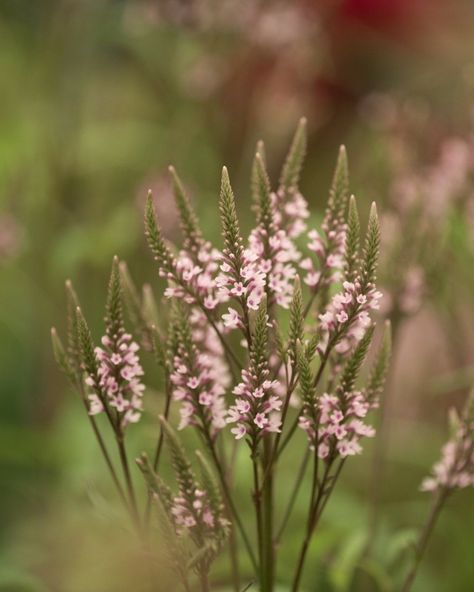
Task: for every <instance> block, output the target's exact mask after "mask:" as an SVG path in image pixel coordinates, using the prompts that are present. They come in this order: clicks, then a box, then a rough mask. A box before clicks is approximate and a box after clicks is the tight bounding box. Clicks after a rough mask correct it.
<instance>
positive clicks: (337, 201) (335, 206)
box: [328, 146, 349, 219]
mask: <svg viewBox="0 0 474 592" xmlns="http://www.w3.org/2000/svg"><path fill="white" fill-rule="evenodd" d="M348 199H349V169H348V164H347V154H346V149H345V147H344V146H341V147H340V148H339V154H338V157H337V162H336V169H335V171H334V176H333V180H332V185H331V189H330V191H329V200H328V210H329V212H330V213H331V217H332V218H333V219H343V218H344V214H345V211H346V206H347V201H348Z"/></svg>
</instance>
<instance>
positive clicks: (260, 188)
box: [252, 151, 273, 240]
mask: <svg viewBox="0 0 474 592" xmlns="http://www.w3.org/2000/svg"><path fill="white" fill-rule="evenodd" d="M270 192H271V188H270V179H269V178H268V173H267V171H266V168H265V162H264V160H263V158H262V155H261V154H260V153H259V152H258V151H257V153H256V154H255V158H254V161H253V168H252V194H253V198H254V201H255V203H256V205H257V222H258V223H259V224H262V225H263V227H264V229H265V230H266V232H267V240H268V237H269V236H270V232H271V224H272V220H273V212H272V203H271V197H270Z"/></svg>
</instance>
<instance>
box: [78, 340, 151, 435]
mask: <svg viewBox="0 0 474 592" xmlns="http://www.w3.org/2000/svg"><path fill="white" fill-rule="evenodd" d="M102 345H103V346H104V347H103V348H102V347H96V348H95V355H96V359H97V362H98V369H97V377H94V376H92V375H89V376H87V378H86V384H87V385H88V386H89V387H90V388H91V389H92V390H93V391H94V392H93V393H91V394H90V395H89V402H90V405H89V413H90V414H91V415H97V414H98V413H102V412H103V411H104V403H103V397H105V400H106V404H107V405H108V406H110V407H112V408H114V409H115V410H116V412H117V414H118V416H119V417H120V423H121V425H122V427H126V426H127V425H128V424H129V423H136V422H137V421H138V420H139V419H140V416H141V413H142V410H143V401H142V397H143V391H144V390H145V386H144V385H143V383H142V382H141V379H140V377H141V376H143V368H142V367H141V365H140V361H139V359H138V356H137V351H138V350H139V346H138V344H137V343H136V342H135V341H132V336H131V335H130V334H129V333H125V332H121V334H120V335H119V336H117V337H116V338H113V337H110V336H109V335H104V337H102ZM99 393H100V394H99Z"/></svg>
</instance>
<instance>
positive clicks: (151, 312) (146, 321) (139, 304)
mask: <svg viewBox="0 0 474 592" xmlns="http://www.w3.org/2000/svg"><path fill="white" fill-rule="evenodd" d="M119 270H120V283H121V289H122V296H123V300H124V303H125V309H126V311H127V313H128V316H129V318H130V322H131V324H132V326H133V328H134V330H135V332H136V334H137V335H138V336H139V337H140V341H141V343H142V346H143V347H144V348H145V349H146V350H152V349H153V343H154V330H153V327H154V325H155V324H156V323H157V322H158V314H157V309H156V302H155V298H154V295H153V291H152V289H151V286H149V285H148V284H146V285H145V286H143V293H142V294H143V295H142V297H140V294H139V292H138V290H137V288H136V286H135V283H134V282H133V279H132V277H131V275H130V273H129V271H128V267H127V264H126V263H125V261H121V262H120V265H119Z"/></svg>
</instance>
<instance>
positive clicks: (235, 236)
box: [219, 167, 242, 268]
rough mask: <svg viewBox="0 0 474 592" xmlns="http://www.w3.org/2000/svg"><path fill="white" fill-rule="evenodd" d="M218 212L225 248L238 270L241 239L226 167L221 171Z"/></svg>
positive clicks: (240, 255)
mask: <svg viewBox="0 0 474 592" xmlns="http://www.w3.org/2000/svg"><path fill="white" fill-rule="evenodd" d="M219 212H220V216H221V225H222V235H223V237H224V245H225V248H226V249H227V250H228V252H229V253H230V254H232V255H233V256H234V258H235V265H236V266H237V268H239V266H240V264H241V257H242V237H241V235H240V227H239V220H238V218H237V210H236V208H235V198H234V193H233V191H232V187H231V185H230V179H229V173H228V172H227V169H226V167H223V169H222V178H221V191H220V196H219Z"/></svg>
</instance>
